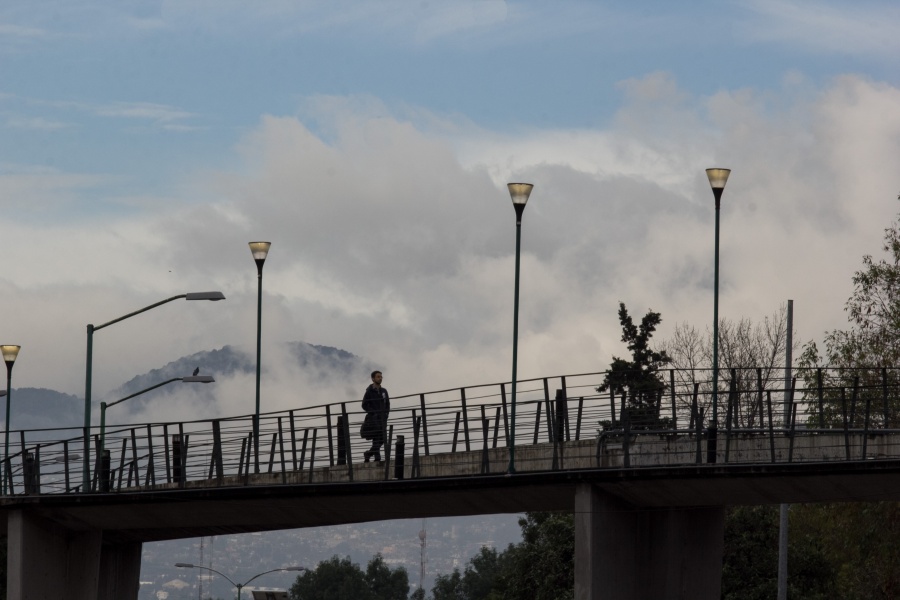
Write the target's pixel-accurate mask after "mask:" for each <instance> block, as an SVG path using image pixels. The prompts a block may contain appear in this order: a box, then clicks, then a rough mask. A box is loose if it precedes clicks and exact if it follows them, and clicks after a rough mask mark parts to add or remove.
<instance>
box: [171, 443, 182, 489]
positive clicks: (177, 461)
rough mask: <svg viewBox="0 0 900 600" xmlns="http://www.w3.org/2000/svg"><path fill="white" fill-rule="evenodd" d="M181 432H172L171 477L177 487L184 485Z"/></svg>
mask: <svg viewBox="0 0 900 600" xmlns="http://www.w3.org/2000/svg"><path fill="white" fill-rule="evenodd" d="M181 441H182V438H181V434H172V477H173V480H174V483H177V484H178V486H179V487H181V486H182V485H184V462H183V455H182V448H181Z"/></svg>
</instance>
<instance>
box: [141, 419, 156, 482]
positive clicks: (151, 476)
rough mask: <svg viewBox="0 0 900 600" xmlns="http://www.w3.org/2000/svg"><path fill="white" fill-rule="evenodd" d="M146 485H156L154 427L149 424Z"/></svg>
mask: <svg viewBox="0 0 900 600" xmlns="http://www.w3.org/2000/svg"><path fill="white" fill-rule="evenodd" d="M144 485H145V486H149V485H156V455H155V454H154V453H153V427H152V425H150V424H148V425H147V478H146V480H145V482H144Z"/></svg>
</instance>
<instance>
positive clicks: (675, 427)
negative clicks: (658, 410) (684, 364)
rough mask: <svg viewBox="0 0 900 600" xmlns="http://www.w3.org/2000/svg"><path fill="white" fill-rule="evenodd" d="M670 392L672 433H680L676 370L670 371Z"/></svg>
mask: <svg viewBox="0 0 900 600" xmlns="http://www.w3.org/2000/svg"><path fill="white" fill-rule="evenodd" d="M669 391H670V394H671V397H672V431H673V432H675V431H678V411H677V409H676V407H675V369H669Z"/></svg>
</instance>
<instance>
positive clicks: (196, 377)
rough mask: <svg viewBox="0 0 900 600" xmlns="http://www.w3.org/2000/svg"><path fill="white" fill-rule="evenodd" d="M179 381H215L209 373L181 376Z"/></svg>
mask: <svg viewBox="0 0 900 600" xmlns="http://www.w3.org/2000/svg"><path fill="white" fill-rule="evenodd" d="M181 381H182V382H183V383H215V381H216V380H215V379H213V378H212V376H211V375H189V376H187V377H182V378H181Z"/></svg>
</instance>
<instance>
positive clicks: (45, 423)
mask: <svg viewBox="0 0 900 600" xmlns="http://www.w3.org/2000/svg"><path fill="white" fill-rule="evenodd" d="M3 400H4V401H5V400H6V399H5V398H4V399H3ZM9 421H10V425H11V426H12V427H11V428H10V430H11V431H16V430H19V429H51V428H54V427H81V426H82V425H84V398H79V397H78V396H73V395H72V394H63V393H62V392H57V391H55V390H48V389H46V388H13V390H12V402H11V404H10V416H9Z"/></svg>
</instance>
